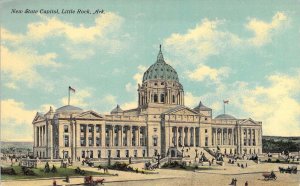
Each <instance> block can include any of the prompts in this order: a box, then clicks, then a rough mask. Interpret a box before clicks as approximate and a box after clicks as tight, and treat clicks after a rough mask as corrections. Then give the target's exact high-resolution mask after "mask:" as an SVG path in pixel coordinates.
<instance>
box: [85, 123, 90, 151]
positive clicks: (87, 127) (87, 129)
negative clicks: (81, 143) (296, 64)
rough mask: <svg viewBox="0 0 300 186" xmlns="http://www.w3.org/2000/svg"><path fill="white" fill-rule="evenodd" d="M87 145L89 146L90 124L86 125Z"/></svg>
mask: <svg viewBox="0 0 300 186" xmlns="http://www.w3.org/2000/svg"><path fill="white" fill-rule="evenodd" d="M85 146H86V147H88V146H89V125H85Z"/></svg>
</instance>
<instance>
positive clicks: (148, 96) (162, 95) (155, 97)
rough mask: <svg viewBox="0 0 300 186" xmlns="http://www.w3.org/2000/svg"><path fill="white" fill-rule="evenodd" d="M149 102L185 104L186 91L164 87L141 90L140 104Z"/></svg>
mask: <svg viewBox="0 0 300 186" xmlns="http://www.w3.org/2000/svg"><path fill="white" fill-rule="evenodd" d="M173 96H174V97H173ZM149 102H151V103H166V104H177V105H184V91H182V90H180V91H178V93H177V92H174V91H172V89H171V88H167V89H166V90H165V89H163V90H159V91H158V90H156V91H153V90H148V91H140V92H139V105H144V104H146V103H149Z"/></svg>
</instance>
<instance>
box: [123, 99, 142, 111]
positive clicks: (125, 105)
mask: <svg viewBox="0 0 300 186" xmlns="http://www.w3.org/2000/svg"><path fill="white" fill-rule="evenodd" d="M137 106H138V104H137V102H136V100H135V101H131V102H126V103H123V104H122V105H120V107H121V108H122V109H123V110H129V109H135V108H137Z"/></svg>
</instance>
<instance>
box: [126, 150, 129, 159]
mask: <svg viewBox="0 0 300 186" xmlns="http://www.w3.org/2000/svg"><path fill="white" fill-rule="evenodd" d="M125 152H126V158H129V150H126V151H125Z"/></svg>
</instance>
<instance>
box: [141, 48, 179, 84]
mask: <svg viewBox="0 0 300 186" xmlns="http://www.w3.org/2000/svg"><path fill="white" fill-rule="evenodd" d="M156 79H158V80H173V81H179V79H178V75H177V72H176V70H175V69H174V68H173V67H171V66H170V65H168V64H167V63H166V62H165V60H164V56H163V54H162V52H161V47H160V50H159V53H158V55H157V61H156V63H154V64H153V65H151V66H150V67H149V68H148V70H147V71H146V72H145V73H144V76H143V82H145V81H147V80H156Z"/></svg>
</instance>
